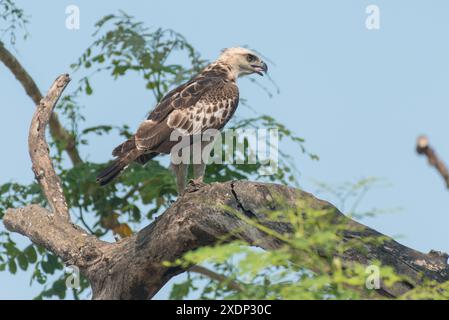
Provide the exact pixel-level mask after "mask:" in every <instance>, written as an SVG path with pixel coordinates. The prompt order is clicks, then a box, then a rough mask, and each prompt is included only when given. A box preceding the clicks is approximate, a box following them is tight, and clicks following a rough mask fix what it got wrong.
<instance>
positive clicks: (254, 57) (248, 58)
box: [246, 54, 257, 63]
mask: <svg viewBox="0 0 449 320" xmlns="http://www.w3.org/2000/svg"><path fill="white" fill-rule="evenodd" d="M256 60H257V57H256V56H255V55H253V54H248V55H247V56H246V61H248V62H250V63H251V62H254V61H256Z"/></svg>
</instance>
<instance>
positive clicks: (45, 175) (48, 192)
mask: <svg viewBox="0 0 449 320" xmlns="http://www.w3.org/2000/svg"><path fill="white" fill-rule="evenodd" d="M69 81H70V78H69V75H68V74H64V75H61V76H59V77H58V78H57V79H56V80H55V82H54V83H53V85H52V86H51V88H50V90H49V91H48V93H47V96H46V97H45V98H43V99H42V100H41V101H40V103H39V105H38V106H37V107H36V112H35V113H34V116H33V119H32V120H31V126H30V132H29V136H28V150H29V152H30V156H31V161H32V163H33V171H34V175H35V177H36V179H37V180H38V181H39V184H40V185H41V187H42V189H43V191H44V194H45V197H46V198H47V200H48V203H49V204H50V206H51V208H52V210H53V213H55V214H58V215H60V216H64V217H66V218H67V219H70V215H69V209H68V207H67V202H66V199H65V197H64V193H63V190H62V186H61V181H60V180H59V177H58V176H57V175H56V173H55V170H54V168H53V164H52V161H51V159H50V155H49V153H48V150H49V147H48V144H47V141H46V140H45V128H46V126H47V124H48V121H49V120H50V116H51V113H52V112H53V108H54V107H55V105H56V103H57V101H58V99H59V97H60V96H61V93H62V91H63V90H64V89H65V87H66V86H67V84H68V83H69Z"/></svg>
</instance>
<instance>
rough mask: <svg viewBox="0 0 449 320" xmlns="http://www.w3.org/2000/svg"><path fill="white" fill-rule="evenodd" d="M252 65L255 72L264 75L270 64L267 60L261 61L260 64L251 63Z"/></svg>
mask: <svg viewBox="0 0 449 320" xmlns="http://www.w3.org/2000/svg"><path fill="white" fill-rule="evenodd" d="M251 67H253V69H254V72H256V73H257V74H259V75H261V76H263V74H264V73H267V72H268V66H267V64H266V63H265V62H263V61H261V62H260V65H259V64H253V65H251Z"/></svg>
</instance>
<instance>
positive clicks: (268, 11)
mask: <svg viewBox="0 0 449 320" xmlns="http://www.w3.org/2000/svg"><path fill="white" fill-rule="evenodd" d="M16 2H17V4H18V5H19V6H20V7H22V8H24V9H25V10H26V12H27V13H28V14H29V15H30V16H31V17H30V20H31V23H30V25H29V27H28V29H29V32H30V34H31V37H30V38H29V39H28V40H26V41H19V42H18V44H17V50H18V53H17V56H18V59H19V60H20V61H21V62H22V63H23V65H24V66H25V68H26V69H27V70H28V71H29V73H30V74H31V75H32V76H33V77H34V79H35V80H36V82H37V84H38V86H39V87H40V88H41V90H42V91H45V90H47V88H48V87H49V85H50V84H51V83H52V81H53V80H54V78H55V77H56V76H57V75H59V74H61V73H63V72H70V69H69V65H70V64H71V63H73V62H74V61H76V59H77V58H78V57H79V55H80V54H81V53H82V52H83V50H84V49H85V48H86V47H87V46H88V45H89V44H90V43H91V42H92V37H91V34H92V32H93V30H94V29H93V25H94V23H95V22H96V21H97V20H98V19H100V18H101V17H103V16H104V15H106V14H109V13H114V12H117V10H118V9H123V10H125V11H126V12H127V13H129V14H131V15H134V16H136V18H137V19H139V20H142V21H144V22H145V23H146V25H147V26H152V27H163V28H172V29H174V30H176V31H178V32H180V33H182V34H183V35H184V36H186V38H187V39H188V40H189V41H190V42H191V43H192V44H193V45H194V46H195V48H197V50H198V51H199V52H200V53H201V54H202V56H203V57H204V58H206V59H209V60H212V59H214V58H215V57H216V56H217V54H218V53H219V51H220V50H221V49H222V48H224V47H229V46H235V45H248V46H250V47H251V48H255V49H257V50H258V51H259V52H262V53H263V54H264V55H265V56H267V57H269V58H270V60H272V61H273V62H274V63H275V65H271V66H270V74H271V77H272V78H273V79H274V80H275V81H276V83H277V85H278V86H279V87H280V93H279V94H277V95H274V96H273V97H272V98H269V97H268V96H267V95H266V94H265V93H264V92H263V91H262V90H260V89H259V88H258V87H256V86H254V85H253V84H251V83H250V81H248V80H245V79H242V80H241V81H240V91H241V95H242V97H244V98H246V99H248V101H249V103H250V104H251V106H252V107H253V108H254V109H257V110H258V111H260V112H261V113H266V114H269V115H272V116H275V117H276V118H277V119H278V120H279V121H280V122H282V123H285V124H286V125H287V126H288V127H289V128H291V129H292V130H293V131H294V132H295V133H296V134H298V135H299V136H302V137H304V138H305V139H306V143H307V144H306V146H307V148H308V149H310V150H311V151H313V152H314V153H317V154H318V155H319V156H320V161H318V162H315V161H311V160H309V159H307V158H306V157H304V156H302V155H300V153H299V152H298V150H297V149H295V148H294V147H293V146H292V145H289V144H287V145H284V148H285V149H286V151H288V152H289V153H290V154H292V155H293V156H294V157H295V158H296V160H295V162H296V166H297V168H298V169H299V170H300V172H301V176H300V183H301V186H302V188H304V189H305V190H307V191H310V192H315V191H316V189H317V187H316V185H315V183H314V181H322V182H326V183H327V184H330V185H338V184H340V183H342V182H347V181H356V180H358V179H360V178H365V177H371V176H374V177H378V178H381V179H383V181H386V183H387V184H388V185H389V186H388V187H384V188H377V189H375V190H373V191H372V192H370V193H369V194H368V195H367V197H366V198H365V199H364V200H363V202H362V203H361V207H360V209H361V210H364V209H371V208H373V207H376V208H380V209H389V208H398V207H400V208H401V210H400V211H399V212H396V211H395V212H394V213H392V214H387V215H381V216H378V217H376V218H373V219H368V220H366V221H364V222H365V223H366V224H368V225H369V226H371V227H373V228H375V229H377V230H379V231H380V232H383V233H386V234H388V235H391V236H400V237H399V239H400V242H402V243H404V244H405V245H408V246H411V247H413V248H415V249H418V250H421V251H425V252H427V251H429V250H430V249H436V250H442V251H446V252H447V251H449V242H448V238H447V226H448V225H449V212H448V208H449V192H448V190H446V189H445V188H444V184H443V182H442V180H441V178H440V177H439V176H438V175H437V173H436V172H434V170H433V169H431V168H430V167H428V166H427V164H426V161H425V159H423V158H421V157H418V156H417V155H416V154H415V152H414V145H415V139H416V137H417V136H418V135H419V134H422V133H424V134H426V135H428V136H429V138H430V141H431V143H432V144H433V145H434V146H435V148H436V149H437V151H438V153H439V154H440V156H441V157H442V158H443V159H446V161H447V162H448V163H449V146H448V145H447V141H446V137H447V134H448V131H449V129H448V125H447V123H448V119H449V90H448V89H449V42H448V41H447V34H448V31H449V20H448V19H447V13H448V12H449V2H448V1H445V0H434V1H432V3H431V4H429V1H423V0H422V1H416V0H407V1H406V0H396V1H381V0H371V1H362V0H358V1H355V0H352V1H349V0H338V1H336V0H328V1H324V0H313V1H312V0H308V1H261V0H259V1H237V0H228V1H225V2H224V1H220V2H218V1H216V2H215V1H205V0H201V1H199V0H196V1H189V2H187V1H174V0H168V1H145V2H144V1H119V0H111V1H108V2H105V1H103V2H101V3H100V2H99V1H97V2H94V1H75V0H72V1H50V0H46V1H39V2H37V1H24V0H17V1H16ZM70 4H74V5H77V6H79V8H80V14H81V28H80V30H77V31H73V30H68V29H66V28H65V19H66V15H65V8H66V6H67V5H70ZM370 4H374V5H378V6H379V8H380V18H381V22H380V30H371V31H370V30H367V29H366V28H365V19H366V17H367V15H366V13H365V8H366V7H367V6H368V5H370ZM80 75H81V74H74V75H73V83H72V86H73V87H74V86H75V82H76V81H77V80H78V79H79V76H80ZM0 83H1V86H0V104H1V105H2V117H0V137H1V138H0V140H1V142H2V150H8V152H7V153H6V155H4V156H3V157H2V159H1V166H0V182H1V183H4V182H6V181H10V180H15V181H20V182H29V181H31V179H32V178H33V175H32V172H31V169H30V168H31V164H30V161H29V157H28V153H27V149H26V148H27V141H26V137H27V130H28V126H29V122H30V119H31V117H32V113H33V109H34V106H33V104H32V103H31V101H30V100H29V98H28V97H27V96H26V95H25V93H24V91H23V89H22V87H21V86H20V85H19V84H18V83H17V81H15V79H14V77H13V76H12V75H11V74H10V73H9V72H8V71H7V69H6V68H5V67H4V66H3V65H0ZM261 83H262V84H264V85H267V86H269V87H270V86H271V84H270V82H269V81H268V80H267V79H266V78H264V79H262V80H261ZM94 85H95V87H94V90H95V93H94V95H93V96H90V97H87V98H85V99H83V100H82V104H83V105H84V106H85V108H84V109H83V112H84V115H85V116H86V119H87V120H86V122H85V123H84V126H90V125H95V124H99V123H112V124H117V125H120V124H123V123H127V124H129V125H130V126H131V128H135V127H136V126H137V125H138V123H139V122H140V121H141V120H142V119H143V118H144V116H145V114H146V113H147V112H148V110H149V109H150V108H151V107H152V106H153V105H154V100H153V97H152V96H151V94H150V93H149V92H148V91H146V90H145V88H144V85H143V84H142V82H141V81H140V80H139V78H138V77H137V76H130V77H127V78H126V79H122V80H119V81H113V80H111V79H110V78H109V77H108V76H107V75H104V76H101V75H100V76H99V77H97V78H96V80H95V83H94ZM68 90H70V88H69V89H68ZM250 114H251V113H250V111H249V110H248V109H245V108H240V109H239V110H238V112H237V116H239V117H241V118H243V117H245V116H248V115H250ZM119 142H120V138H119V137H117V136H115V135H111V136H106V137H105V136H102V137H100V138H96V139H95V140H93V142H92V144H91V145H90V146H89V147H87V148H83V149H82V153H83V155H84V156H87V157H88V159H89V160H92V161H98V162H100V161H106V160H108V159H109V156H110V150H111V149H112V148H113V147H114V146H115V145H116V144H117V143H119ZM328 199H330V200H333V199H332V198H330V197H329V198H328ZM0 228H3V226H2V225H1V226H0ZM17 239H19V237H17ZM20 241H21V243H26V241H27V240H25V239H21V240H20ZM28 283H29V274H27V273H19V274H18V275H16V276H11V275H9V274H7V273H0V299H1V298H3V299H4V298H24V299H27V298H31V297H33V296H34V295H35V294H36V293H37V292H38V291H39V287H35V286H33V287H32V288H29V287H28ZM166 294H167V289H165V290H163V292H161V293H160V294H159V295H158V297H159V298H164V297H166Z"/></svg>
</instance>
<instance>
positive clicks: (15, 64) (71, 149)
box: [0, 41, 82, 165]
mask: <svg viewBox="0 0 449 320" xmlns="http://www.w3.org/2000/svg"><path fill="white" fill-rule="evenodd" d="M0 61H1V62H3V64H4V65H5V66H6V67H7V68H8V69H9V71H11V73H12V74H13V75H14V76H15V77H16V79H17V81H19V83H20V84H21V85H22V87H23V88H24V89H25V92H26V93H27V95H28V96H29V97H30V98H31V100H33V102H34V105H38V104H39V103H40V101H41V100H42V94H41V92H40V90H39V88H38V87H37V85H36V82H35V81H34V80H33V78H32V77H31V76H30V74H29V73H28V72H27V71H26V70H25V68H24V67H23V66H22V64H21V63H20V62H19V60H17V58H16V57H15V56H14V55H13V54H12V53H11V52H10V51H9V50H8V49H6V47H5V46H4V44H3V42H1V41H0ZM49 125H50V134H51V135H52V137H53V138H54V139H55V140H59V141H62V142H63V143H64V145H65V151H66V152H67V154H68V156H69V158H70V160H71V161H72V164H73V165H76V164H79V163H81V162H82V160H81V157H80V155H79V153H78V149H77V148H76V142H75V138H74V137H73V136H72V135H71V134H70V133H69V132H68V131H67V130H66V129H65V128H64V127H63V126H62V124H61V122H60V121H59V119H58V115H57V114H56V113H55V112H53V113H52V114H51V118H50V123H49Z"/></svg>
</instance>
